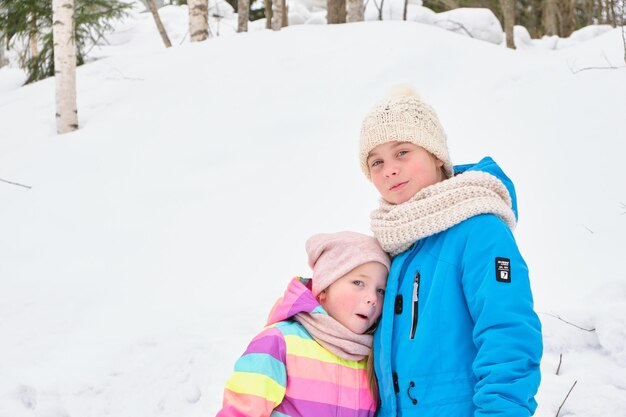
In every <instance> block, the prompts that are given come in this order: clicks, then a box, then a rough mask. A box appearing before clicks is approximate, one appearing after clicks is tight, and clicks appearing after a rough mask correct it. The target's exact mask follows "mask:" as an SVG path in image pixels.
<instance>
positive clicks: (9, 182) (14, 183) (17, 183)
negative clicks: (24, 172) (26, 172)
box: [0, 178, 33, 190]
mask: <svg viewBox="0 0 626 417" xmlns="http://www.w3.org/2000/svg"><path fill="white" fill-rule="evenodd" d="M0 181H2V182H6V183H7V184H11V185H17V186H18V187H24V188H27V189H29V190H30V189H31V188H33V187H31V186H30V185H24V184H20V183H19V182H13V181H7V180H3V179H2V178H0Z"/></svg>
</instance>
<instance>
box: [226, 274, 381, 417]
mask: <svg viewBox="0 0 626 417" xmlns="http://www.w3.org/2000/svg"><path fill="white" fill-rule="evenodd" d="M300 312H308V313H311V314H327V313H326V311H325V310H324V309H323V308H322V306H320V305H319V303H318V302H317V300H316V299H315V297H314V296H313V293H312V292H311V289H310V280H307V279H303V278H299V277H296V278H294V279H293V280H291V282H290V283H289V286H288V287H287V290H286V291H285V295H284V296H283V297H282V298H281V299H279V300H278V302H277V303H276V304H275V305H274V308H273V309H272V312H271V313H270V316H269V319H268V324H267V327H265V329H263V331H262V332H261V333H259V334H258V335H257V336H256V337H255V338H254V339H252V341H251V342H250V344H249V345H248V348H247V349H246V351H245V352H244V354H243V356H241V357H240V358H239V359H238V360H237V362H236V363H235V372H234V374H233V375H232V376H231V377H230V379H229V380H228V382H227V383H226V389H225V390H224V403H223V407H222V409H221V410H220V411H219V412H218V413H217V417H263V416H272V417H286V416H289V417H309V416H310V417H323V416H341V417H371V416H373V415H374V412H375V409H376V404H375V402H374V400H373V398H372V396H371V394H370V391H369V387H368V382H367V370H366V362H367V361H366V360H362V361H359V362H356V361H349V360H345V359H342V358H339V357H338V356H336V355H334V354H333V353H331V352H329V351H328V350H326V349H325V348H324V347H322V346H321V345H320V344H318V343H317V342H316V341H315V340H314V339H313V338H312V337H311V335H310V334H309V333H308V332H307V331H306V330H305V328H304V327H303V326H302V325H301V324H300V323H298V322H296V321H293V320H290V318H291V317H293V316H294V315H295V314H297V313H300Z"/></svg>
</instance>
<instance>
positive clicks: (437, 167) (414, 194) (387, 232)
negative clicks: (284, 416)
mask: <svg viewBox="0 0 626 417" xmlns="http://www.w3.org/2000/svg"><path fill="white" fill-rule="evenodd" d="M360 160H361V167H362V169H363V171H364V173H365V175H366V176H367V177H368V178H369V179H370V180H371V181H372V182H373V184H374V186H375V187H376V189H377V190H378V192H379V193H380V195H381V197H382V198H381V200H380V207H379V208H378V209H377V210H375V211H374V212H373V213H372V218H371V226H372V230H373V232H374V234H375V236H376V237H377V239H378V240H379V242H380V243H381V246H382V247H383V249H384V250H386V251H387V252H389V253H390V254H391V255H392V256H393V257H394V259H393V262H392V266H391V270H390V272H389V278H388V283H387V290H386V293H385V303H384V307H383V314H382V319H381V321H380V324H379V326H378V329H377V331H376V333H375V336H374V348H373V349H374V362H375V370H376V374H377V377H378V379H379V392H380V400H381V404H380V409H379V414H378V415H379V416H381V417H386V416H415V417H481V416H489V417H528V416H531V415H532V414H533V413H534V411H535V408H536V405H537V404H536V401H535V399H534V396H535V394H536V393H537V389H538V387H539V382H540V371H539V363H540V360H541V355H542V337H541V324H540V322H539V319H538V317H537V315H536V314H535V312H534V310H533V298H532V294H531V288H530V282H529V278H528V268H527V266H526V263H525V262H524V259H523V258H522V255H521V254H520V252H519V249H518V247H517V244H516V242H515V238H514V237H513V229H514V227H515V224H516V221H517V205H516V196H515V190H514V188H513V183H512V182H511V181H510V180H509V178H507V176H506V175H505V174H504V173H503V172H502V170H501V169H500V167H499V166H498V165H497V164H496V163H495V162H494V161H493V160H492V159H491V158H489V157H486V158H484V159H483V160H481V161H480V162H478V163H477V164H472V165H463V166H456V167H454V168H453V167H452V163H451V161H450V156H449V154H448V149H447V144H446V136H445V133H444V131H443V128H442V126H441V124H440V122H439V119H438V118H437V115H436V114H435V112H434V110H433V109H432V108H431V107H430V106H428V105H427V104H425V103H424V102H423V101H421V100H420V98H418V97H417V96H416V95H415V94H414V93H412V92H411V91H405V92H402V93H400V94H397V95H395V96H390V97H388V98H386V99H384V100H383V101H382V102H380V103H379V104H377V105H376V106H375V107H374V108H373V109H372V110H371V111H370V112H369V113H368V114H367V116H366V117H365V119H364V121H363V124H362V128H361V141H360Z"/></svg>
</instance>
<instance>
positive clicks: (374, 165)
mask: <svg viewBox="0 0 626 417" xmlns="http://www.w3.org/2000/svg"><path fill="white" fill-rule="evenodd" d="M382 163H383V161H381V160H380V159H375V160H373V161H372V162H371V163H370V167H371V168H374V167H376V166H378V165H380V164H382Z"/></svg>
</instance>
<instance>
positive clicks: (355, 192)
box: [0, 5, 626, 417]
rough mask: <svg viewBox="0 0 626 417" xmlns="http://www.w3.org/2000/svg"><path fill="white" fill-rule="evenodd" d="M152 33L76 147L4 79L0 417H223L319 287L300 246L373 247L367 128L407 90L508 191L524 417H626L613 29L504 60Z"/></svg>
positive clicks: (99, 92) (140, 17)
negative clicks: (295, 289) (378, 104)
mask: <svg viewBox="0 0 626 417" xmlns="http://www.w3.org/2000/svg"><path fill="white" fill-rule="evenodd" d="M415 6H417V5H415ZM160 13H161V16H162V18H163V20H164V23H165V26H166V28H167V30H168V33H169V35H170V38H171V39H172V43H173V45H174V47H173V48H171V49H168V50H166V49H164V48H163V46H162V43H161V40H160V38H159V36H158V33H157V32H156V29H155V26H154V22H153V21H152V20H151V19H152V18H151V16H150V15H149V14H148V13H140V12H139V11H138V10H137V11H135V12H134V13H133V14H132V15H131V17H130V18H128V19H127V20H125V21H123V22H119V23H118V24H117V25H116V28H117V29H116V32H115V33H113V34H111V35H109V36H108V37H107V40H108V45H106V46H102V47H100V48H98V49H94V50H93V51H92V54H91V61H90V62H89V63H88V64H86V65H84V66H82V67H80V68H79V69H78V77H77V79H78V112H79V121H80V125H81V128H80V130H79V131H77V132H75V133H72V134H67V135H63V136H57V135H55V120H54V80H53V79H47V80H44V81H41V82H38V83H35V84H32V85H28V86H24V87H19V85H20V84H21V83H22V82H23V80H24V75H23V73H22V72H21V71H19V70H17V69H15V68H2V69H0V179H2V180H6V181H12V182H14V183H19V184H23V185H25V186H29V187H31V188H25V187H22V186H18V185H13V184H8V183H6V182H3V181H0V201H1V202H2V204H1V205H0V253H1V254H2V256H1V258H0V259H1V262H0V294H2V297H0V337H1V340H2V343H0V417H65V416H82V417H90V416H92V417H105V416H108V415H114V416H116V417H126V416H128V417H141V416H177V417H178V416H206V415H207V414H209V415H210V414H215V413H216V412H217V410H218V409H219V407H220V404H221V396H222V390H223V385H224V383H225V381H226V379H227V378H228V376H229V375H230V372H231V371H232V366H233V364H234V361H235V359H236V358H237V357H238V356H239V355H240V354H241V353H242V352H243V350H244V349H245V346H246V345H247V343H248V342H249V340H250V338H251V337H252V336H254V335H255V334H256V333H257V332H258V331H259V330H260V328H261V327H262V325H263V322H264V318H265V317H266V315H267V313H268V312H269V309H270V307H271V306H272V304H273V302H274V300H275V299H276V297H278V296H279V295H280V294H281V293H282V291H283V290H284V287H285V285H286V284H287V282H288V281H289V279H290V278H291V277H292V276H294V275H307V274H308V273H309V272H310V271H309V269H308V267H307V264H306V256H305V252H304V241H305V240H306V238H307V237H308V236H309V235H311V234H312V233H316V232H329V231H337V230H355V231H361V232H364V233H368V232H369V212H370V211H371V210H372V209H373V208H374V207H375V206H376V204H377V195H376V192H375V190H374V188H373V187H372V186H371V184H369V183H368V182H367V181H366V180H365V178H364V177H363V175H362V174H361V172H360V170H359V166H358V158H357V142H358V130H359V124H360V121H361V119H362V117H363V115H364V113H365V112H366V111H367V110H368V109H369V108H370V107H371V106H372V105H373V103H374V102H375V101H377V100H378V99H380V98H381V97H382V96H383V95H384V94H385V93H386V92H387V91H388V90H389V89H390V88H391V87H392V86H394V85H396V84H400V83H406V82H408V83H411V84H413V85H414V86H415V88H416V89H417V90H418V92H419V93H420V95H421V96H422V97H424V98H425V99H426V100H427V101H429V102H430V103H431V104H432V105H433V106H434V107H435V108H436V109H437V111H438V113H439V115H440V118H441V120H442V123H443V124H444V126H445V128H446V131H447V134H448V138H449V145H450V149H451V154H452V158H453V161H455V162H456V163H466V162H473V161H476V160H478V159H479V158H480V157H482V156H483V155H491V156H493V157H494V158H495V159H496V161H498V162H499V163H500V164H501V165H502V166H503V167H504V169H505V171H506V172H507V173H508V174H509V175H510V176H511V178H512V179H513V180H514V181H515V183H516V186H517V192H518V198H519V208H520V210H519V211H520V222H519V225H518V227H517V230H516V237H517V239H518V242H519V245H520V247H521V249H522V253H523V254H524V256H525V258H526V261H527V262H528V264H529V267H530V271H531V276H532V277H531V279H532V285H533V290H534V294H535V299H536V308H537V311H538V312H539V315H540V318H541V320H542V324H543V328H544V342H545V355H544V359H543V362H542V371H543V381H542V385H541V388H540V392H539V395H538V397H537V399H538V401H539V408H538V410H537V413H536V415H537V416H541V417H549V416H554V415H555V414H556V411H557V409H558V407H559V406H560V405H561V403H562V401H563V399H564V398H565V395H566V394H567V392H568V391H569V390H570V388H571V387H572V385H573V384H574V382H575V381H577V382H576V386H575V387H574V389H573V390H572V393H571V394H570V396H569V398H568V400H567V402H566V403H565V405H564V406H563V408H562V410H561V414H560V415H561V416H565V415H568V416H580V417H582V416H585V417H595V416H598V417H599V416H602V417H604V416H607V415H611V416H624V415H626V414H625V412H624V410H626V395H625V391H626V350H625V348H624V346H626V343H625V342H626V276H625V275H626V273H625V272H624V268H622V267H621V264H620V261H621V259H622V258H623V256H624V253H625V249H626V244H625V243H624V236H626V214H624V213H625V212H626V182H625V181H624V175H623V168H622V165H623V159H624V155H626V153H625V152H626V140H625V139H626V138H625V136H624V129H623V123H624V122H623V120H624V119H623V115H624V114H626V102H625V101H624V99H623V97H625V96H626V69H625V68H624V67H623V53H624V49H623V44H622V39H621V31H620V30H619V29H612V30H609V31H604V32H602V31H603V30H604V29H588V31H589V33H586V34H584V33H583V34H581V35H579V36H580V39H576V42H573V43H572V45H571V46H569V47H568V48H562V49H556V50H553V49H548V48H545V47H543V46H542V45H539V44H534V42H535V41H537V40H533V41H532V42H531V44H530V46H529V47H528V48H526V49H522V48H520V49H519V50H517V51H511V50H507V49H506V48H503V47H502V46H501V45H494V44H492V43H488V42H483V41H480V40H477V39H472V38H469V37H465V36H458V35H457V34H455V33H452V32H449V31H445V30H442V29H441V28H437V27H435V26H431V25H425V24H420V23H415V22H391V21H385V22H363V23H356V24H349V25H333V26H325V25H324V26H318V25H299V26H293V27H288V28H286V29H284V30H282V31H280V32H271V31H265V30H261V29H260V28H261V27H262V25H260V24H257V25H259V26H254V27H255V28H256V29H255V30H253V31H251V32H250V33H245V34H236V33H235V28H236V20H235V17H236V15H235V16H233V18H232V19H233V20H231V19H227V18H224V19H222V20H221V21H220V23H219V24H220V31H219V32H220V37H217V38H215V37H214V38H211V39H209V40H208V41H206V42H203V43H198V44H189V43H188V36H186V30H187V26H186V25H187V21H186V8H184V7H175V6H166V7H164V8H162V9H161V10H160ZM317 13H319V11H318V12H317ZM216 25H217V22H216V21H213V22H212V30H213V31H214V33H217V26H216ZM594 31H595V32H597V33H593V32H594ZM600 32H602V33H600ZM596 35H597V36H596ZM607 61H609V62H611V63H612V64H613V66H616V67H619V68H617V69H609V70H585V69H584V68H588V67H606V66H608V64H607ZM566 321H567V322H570V323H572V324H568V323H566ZM576 326H578V327H576ZM579 327H580V328H579ZM560 355H562V357H561V356H560ZM560 357H561V365H560V367H559V359H560ZM557 368H558V369H559V372H558V375H557V374H556V370H557Z"/></svg>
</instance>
